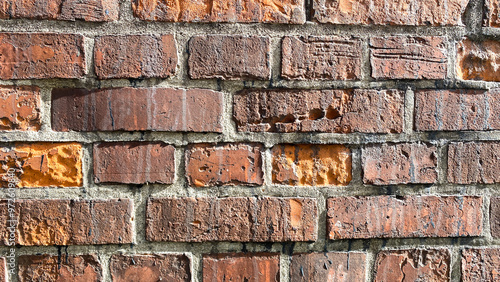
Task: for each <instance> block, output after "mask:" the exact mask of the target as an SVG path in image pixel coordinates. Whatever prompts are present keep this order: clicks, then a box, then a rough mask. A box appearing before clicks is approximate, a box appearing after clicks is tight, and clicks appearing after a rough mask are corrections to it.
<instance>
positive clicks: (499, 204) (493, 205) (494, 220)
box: [490, 197, 500, 238]
mask: <svg viewBox="0 0 500 282" xmlns="http://www.w3.org/2000/svg"><path fill="white" fill-rule="evenodd" d="M490 228H491V236H493V237H495V238H500V197H492V198H491V201H490Z"/></svg>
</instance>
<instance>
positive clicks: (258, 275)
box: [203, 253, 280, 281]
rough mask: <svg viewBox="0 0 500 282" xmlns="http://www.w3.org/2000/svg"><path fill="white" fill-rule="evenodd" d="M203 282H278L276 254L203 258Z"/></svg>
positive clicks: (278, 272)
mask: <svg viewBox="0 0 500 282" xmlns="http://www.w3.org/2000/svg"><path fill="white" fill-rule="evenodd" d="M203 281H280V255H279V254H277V253H243V254H242V253H238V254H234V253H233V254H216V255H204V256H203Z"/></svg>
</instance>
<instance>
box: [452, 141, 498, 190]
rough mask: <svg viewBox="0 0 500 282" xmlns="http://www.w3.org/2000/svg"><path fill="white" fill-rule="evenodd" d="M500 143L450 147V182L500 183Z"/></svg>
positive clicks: (473, 143)
mask: <svg viewBox="0 0 500 282" xmlns="http://www.w3.org/2000/svg"><path fill="white" fill-rule="evenodd" d="M499 171H500V142H465V143H464V142H457V143H451V144H450V145H449V147H448V181H449V182H451V183H458V184H471V183H486V184H492V183H500V174H499V173H498V172H499Z"/></svg>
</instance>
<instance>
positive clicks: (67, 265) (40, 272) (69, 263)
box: [18, 254, 103, 282]
mask: <svg viewBox="0 0 500 282" xmlns="http://www.w3.org/2000/svg"><path fill="white" fill-rule="evenodd" d="M18 279H19V281H20V282H30V281H75V282H76V281H88V282H98V281H102V279H103V274H102V266H101V264H100V263H99V261H98V259H97V256H96V255H67V254H61V255H60V256H51V255H22V256H20V257H19V272H18Z"/></svg>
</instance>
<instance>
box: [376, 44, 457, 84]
mask: <svg viewBox="0 0 500 282" xmlns="http://www.w3.org/2000/svg"><path fill="white" fill-rule="evenodd" d="M447 57H448V53H447V51H446V41H445V38H444V37H438V36H427V37H411V36H390V37H374V38H371V39H370V63H371V66H372V77H373V78H375V79H444V78H446V71H447V67H446V65H447V61H448V58H447Z"/></svg>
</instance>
